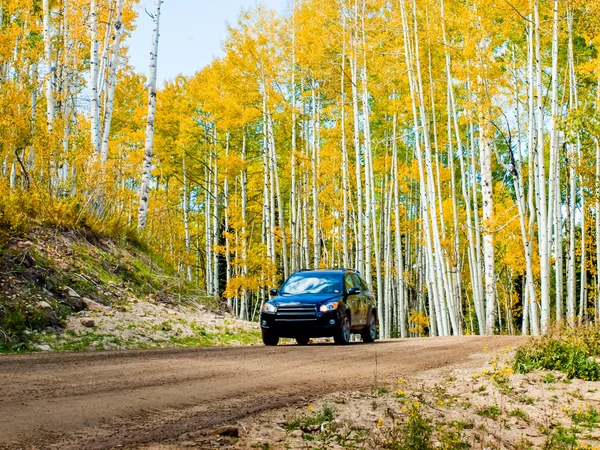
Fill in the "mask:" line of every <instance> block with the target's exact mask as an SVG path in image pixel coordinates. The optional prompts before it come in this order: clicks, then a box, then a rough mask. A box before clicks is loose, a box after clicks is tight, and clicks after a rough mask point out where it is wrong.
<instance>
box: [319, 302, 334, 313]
mask: <svg viewBox="0 0 600 450" xmlns="http://www.w3.org/2000/svg"><path fill="white" fill-rule="evenodd" d="M338 306H339V303H338V302H333V303H326V304H324V305H321V307H320V308H319V311H321V312H331V311H335V310H336V309H338Z"/></svg>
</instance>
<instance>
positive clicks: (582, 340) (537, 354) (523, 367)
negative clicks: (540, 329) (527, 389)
mask: <svg viewBox="0 0 600 450" xmlns="http://www.w3.org/2000/svg"><path fill="white" fill-rule="evenodd" d="M599 355H600V328H598V327H595V326H584V327H577V328H572V329H564V330H557V331H556V332H555V333H553V334H548V335H545V336H542V337H540V338H532V339H530V340H529V341H528V342H527V344H525V345H524V346H522V347H520V348H518V349H517V351H516V354H515V357H514V360H513V368H514V370H515V371H516V372H517V373H528V372H531V371H532V370H557V371H560V372H563V373H565V374H566V375H567V377H568V378H580V379H582V380H588V381H599V380H600V364H599V363H598V361H596V360H595V359H593V358H594V357H597V356H599Z"/></svg>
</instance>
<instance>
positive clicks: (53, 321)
mask: <svg viewBox="0 0 600 450" xmlns="http://www.w3.org/2000/svg"><path fill="white" fill-rule="evenodd" d="M52 303H53V304H51V306H52V308H51V309H39V308H36V307H35V306H34V305H30V304H29V303H26V302H24V301H21V300H17V301H10V302H9V301H8V300H7V299H5V298H1V297H0V353H3V352H21V351H27V350H30V346H31V342H30V341H29V339H28V335H29V334H31V333H32V332H35V331H37V330H42V329H44V328H46V327H55V326H61V325H63V324H64V320H65V319H66V317H67V315H68V312H69V309H68V308H66V307H64V305H60V304H59V303H58V302H52Z"/></svg>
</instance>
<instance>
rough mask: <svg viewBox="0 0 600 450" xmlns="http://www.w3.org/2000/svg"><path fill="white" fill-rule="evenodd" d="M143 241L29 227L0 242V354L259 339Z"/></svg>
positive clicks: (251, 328) (253, 329)
mask: <svg viewBox="0 0 600 450" xmlns="http://www.w3.org/2000/svg"><path fill="white" fill-rule="evenodd" d="M259 337H260V335H259V332H258V328H257V327H256V326H255V325H254V324H252V323H249V322H243V321H240V320H237V319H235V318H233V317H231V316H229V315H228V314H227V313H224V312H219V310H218V304H217V302H216V301H215V300H214V299H213V298H208V297H204V296H203V295H202V292H200V291H197V290H195V289H194V288H193V287H192V286H190V285H189V284H187V283H185V282H183V281H182V280H181V279H180V278H179V277H178V276H177V275H176V274H175V272H174V270H173V269H172V268H171V267H169V265H168V264H166V263H165V262H163V261H162V260H161V258H160V257H158V256H157V255H154V254H152V253H151V252H150V251H148V250H147V249H146V248H144V246H143V245H141V244H139V243H134V242H131V241H128V240H125V239H123V240H116V239H114V238H110V237H107V236H102V235H100V234H98V233H95V232H92V231H90V230H88V229H80V230H77V231H58V230H55V229H50V228H43V227H34V228H31V229H29V230H28V231H26V232H24V233H23V234H21V235H19V236H12V237H9V238H7V239H5V241H4V243H3V244H2V245H0V352H7V351H9V352H19V351H28V350H33V351H35V350H95V349H98V350H100V349H118V348H141V347H167V346H189V345H236V344H248V343H253V342H258V340H259Z"/></svg>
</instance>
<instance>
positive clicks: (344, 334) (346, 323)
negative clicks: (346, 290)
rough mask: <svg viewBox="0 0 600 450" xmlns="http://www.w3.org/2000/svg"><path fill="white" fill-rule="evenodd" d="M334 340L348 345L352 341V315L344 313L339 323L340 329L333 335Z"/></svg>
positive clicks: (339, 343)
mask: <svg viewBox="0 0 600 450" xmlns="http://www.w3.org/2000/svg"><path fill="white" fill-rule="evenodd" d="M333 341H334V342H335V343H336V344H337V345H348V344H349V343H350V317H348V314H343V315H342V318H341V319H340V323H339V325H338V329H337V331H336V333H335V335H334V336H333Z"/></svg>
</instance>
